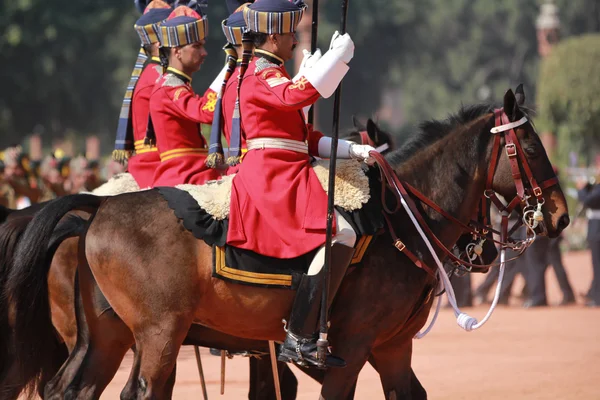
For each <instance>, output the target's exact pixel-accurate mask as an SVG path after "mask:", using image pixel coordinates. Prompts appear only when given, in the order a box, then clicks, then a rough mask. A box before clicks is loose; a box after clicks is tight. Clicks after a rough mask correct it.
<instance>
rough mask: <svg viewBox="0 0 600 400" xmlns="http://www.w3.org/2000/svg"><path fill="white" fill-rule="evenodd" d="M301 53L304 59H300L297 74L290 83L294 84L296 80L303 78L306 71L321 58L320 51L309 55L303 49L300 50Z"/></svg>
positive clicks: (308, 52)
mask: <svg viewBox="0 0 600 400" xmlns="http://www.w3.org/2000/svg"><path fill="white" fill-rule="evenodd" d="M302 53H303V54H304V58H302V62H301V63H300V67H299V68H298V73H297V74H296V76H294V77H293V78H292V82H296V81H297V80H298V79H300V78H301V77H303V76H304V73H305V72H306V70H307V69H309V68H312V67H313V66H314V65H315V64H316V63H317V61H319V59H320V58H321V56H322V54H321V49H317V50H315V52H314V54H311V52H310V51H308V50H306V49H304V50H302Z"/></svg>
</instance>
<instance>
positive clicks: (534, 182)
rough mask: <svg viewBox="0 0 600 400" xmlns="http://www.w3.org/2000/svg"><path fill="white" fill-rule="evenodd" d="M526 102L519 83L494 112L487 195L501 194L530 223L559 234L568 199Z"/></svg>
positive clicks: (565, 221)
mask: <svg viewBox="0 0 600 400" xmlns="http://www.w3.org/2000/svg"><path fill="white" fill-rule="evenodd" d="M524 102H525V93H524V92H523V85H519V86H518V87H517V90H516V94H515V93H513V91H512V90H510V89H509V90H508V91H507V92H506V94H505V95H504V107H503V109H500V110H496V112H495V115H494V119H495V124H494V128H493V129H492V130H491V132H492V134H493V135H495V136H496V137H495V138H494V139H493V140H492V153H491V163H490V169H489V172H488V173H489V175H488V183H487V186H486V196H489V197H492V200H494V201H497V199H495V195H494V192H495V193H498V194H500V195H501V196H502V197H504V198H505V199H506V201H507V202H508V203H509V205H508V208H509V209H514V208H519V207H520V208H521V211H522V212H523V213H525V216H526V217H528V218H529V222H530V226H534V227H536V230H538V231H539V232H541V233H547V234H548V236H550V237H556V236H558V235H559V234H560V232H561V231H562V230H563V229H564V228H566V227H567V225H569V214H568V209H567V202H566V200H565V196H564V194H563V192H562V190H561V188H560V185H559V183H558V180H557V179H556V175H555V173H554V170H553V168H552V164H550V160H549V159H548V155H547V154H546V151H545V149H544V146H543V145H542V141H541V140H540V137H539V136H538V134H537V133H536V131H535V129H534V126H533V124H532V123H531V121H530V120H529V116H528V115H527V113H526V112H525V111H524V109H523V108H522V107H523V104H524ZM490 181H491V183H490ZM490 186H491V187H490ZM540 212H541V214H540Z"/></svg>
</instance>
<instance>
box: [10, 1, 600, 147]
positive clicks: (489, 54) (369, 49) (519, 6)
mask: <svg viewBox="0 0 600 400" xmlns="http://www.w3.org/2000/svg"><path fill="white" fill-rule="evenodd" d="M224 3H225V2H223V1H212V0H210V1H209V8H208V15H209V21H210V22H209V24H210V29H209V30H210V33H209V36H208V40H207V50H208V53H209V56H208V57H207V59H206V62H205V63H204V65H203V66H202V70H201V71H200V72H199V73H197V74H196V75H195V76H194V87H195V88H196V90H197V91H198V92H203V91H204V90H205V88H206V87H207V86H208V85H209V84H210V82H211V81H212V80H213V78H214V76H215V75H216V74H217V72H218V71H219V70H220V69H221V66H222V65H223V60H224V56H223V53H222V52H221V47H222V46H223V44H224V38H223V35H222V33H221V31H220V26H219V25H220V21H221V20H222V19H224V18H226V16H227V15H226V13H227V11H226V7H225V4H224ZM320 3H321V10H320V11H321V13H320V15H321V18H320V26H319V44H320V47H321V49H323V50H326V49H327V47H328V46H329V39H330V38H331V34H332V33H333V31H334V30H335V29H338V25H339V20H340V15H339V14H340V5H341V0H328V1H321V2H320ZM556 3H557V5H558V6H559V9H560V17H561V22H562V26H563V28H562V32H563V34H564V35H565V36H568V35H577V34H581V33H584V32H594V31H600V14H599V8H600V6H599V4H598V3H599V2H598V1H597V0H556ZM538 13H539V8H538V4H537V3H536V2H533V1H527V2H523V1H520V0H504V1H496V0H453V1H445V0H419V1H416V0H398V1H389V0H350V7H349V12H348V32H349V33H350V34H351V36H352V38H353V39H354V41H355V43H356V51H355V57H354V59H353V60H352V62H351V64H350V67H351V68H350V72H349V73H348V75H347V77H346V79H345V80H344V87H343V91H342V93H343V102H342V105H343V107H342V119H341V122H342V127H346V126H348V125H349V124H350V121H351V119H350V116H351V115H352V114H358V115H362V116H370V115H376V114H377V112H378V111H379V110H381V109H382V106H387V105H388V103H387V102H388V99H389V100H397V98H398V97H399V101H394V102H393V103H394V104H393V105H392V106H391V110H392V112H391V117H394V118H395V117H398V116H400V118H397V119H398V121H399V123H403V124H406V126H410V125H414V124H416V123H417V122H419V121H422V120H424V119H430V118H438V117H443V116H445V115H446V114H447V113H450V112H453V111H456V110H457V109H458V107H459V106H460V104H461V103H465V104H469V103H474V102H480V101H500V99H501V96H502V95H503V93H504V92H505V91H506V89H507V88H508V87H513V88H514V86H515V85H516V84H517V83H521V82H523V83H524V84H525V87H526V93H527V95H528V103H530V104H531V101H532V100H534V94H535V90H534V87H535V83H536V78H537V73H538V70H537V68H538V56H537V40H536V33H535V19H536V17H537V15H538ZM310 14H311V10H310V9H309V11H308V12H307V13H306V14H305V18H310ZM138 15H139V14H138V12H137V10H136V9H135V7H134V6H133V1H131V0H104V1H97V0H77V1H72V0H71V1H67V0H53V1H51V2H47V1H42V0H0V52H1V54H2V56H3V61H4V63H3V66H2V70H1V71H2V90H1V91H0V147H2V146H6V145H8V144H10V143H14V142H18V141H20V140H21V139H22V138H23V137H24V136H26V135H27V134H30V133H31V132H32V131H33V130H34V129H36V127H41V128H42V129H43V130H44V131H45V133H46V135H45V137H47V138H48V137H56V136H64V135H66V134H69V133H71V134H73V133H76V134H79V135H88V134H99V135H100V136H101V137H102V138H103V144H105V146H103V148H104V149H107V148H108V146H109V144H110V143H111V142H112V141H113V140H114V131H115V128H116V124H117V119H118V113H119V107H120V105H121V100H122V97H123V93H124V90H125V87H126V85H127V81H128V79H129V75H130V73H131V69H132V67H133V63H134V62H135V58H136V54H137V49H138V45H139V42H138V38H137V35H136V34H135V32H134V30H133V23H134V21H135V19H136V18H137V17H138ZM331 103H332V101H331V100H329V101H324V102H323V105H320V109H319V114H318V115H319V126H320V127H321V128H322V129H323V130H324V131H325V132H327V131H328V128H329V127H330V126H331V117H330V115H331V112H330V110H331ZM398 121H395V123H396V124H397V123H398ZM381 122H385V121H381ZM394 127H397V125H394ZM403 131H404V132H409V131H410V128H406V129H403Z"/></svg>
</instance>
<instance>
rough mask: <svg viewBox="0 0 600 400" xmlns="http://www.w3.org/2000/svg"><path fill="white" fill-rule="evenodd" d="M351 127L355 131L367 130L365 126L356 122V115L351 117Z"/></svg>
mask: <svg viewBox="0 0 600 400" xmlns="http://www.w3.org/2000/svg"><path fill="white" fill-rule="evenodd" d="M352 125H354V127H355V128H356V130H357V131H365V130H367V129H366V128H365V126H364V125H363V124H362V123H361V122H360V121H359V120H358V118H356V115H353V116H352Z"/></svg>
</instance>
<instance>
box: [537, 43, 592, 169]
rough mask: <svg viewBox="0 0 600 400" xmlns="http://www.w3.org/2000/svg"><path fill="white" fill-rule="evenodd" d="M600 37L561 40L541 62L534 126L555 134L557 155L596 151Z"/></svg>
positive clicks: (565, 156) (590, 157)
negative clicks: (536, 113) (535, 123)
mask: <svg viewBox="0 0 600 400" xmlns="http://www.w3.org/2000/svg"><path fill="white" fill-rule="evenodd" d="M598 93H600V34H589V35H582V36H575V37H572V38H570V39H567V40H564V41H562V42H561V43H560V44H559V45H558V46H556V47H555V48H554V49H553V51H552V53H551V54H550V55H549V56H548V57H547V58H546V59H545V60H544V61H543V62H542V65H541V69H540V77H539V82H538V96H537V97H538V105H539V117H538V125H539V126H540V127H541V128H542V129H543V130H549V131H551V132H554V133H555V134H556V135H557V139H558V146H557V147H558V156H559V158H560V159H561V160H563V161H564V160H566V159H567V157H568V154H569V152H571V151H576V152H578V153H579V154H582V155H584V156H585V157H586V158H587V161H591V160H592V157H593V156H594V155H595V154H596V153H598V151H600V96H598Z"/></svg>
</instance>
